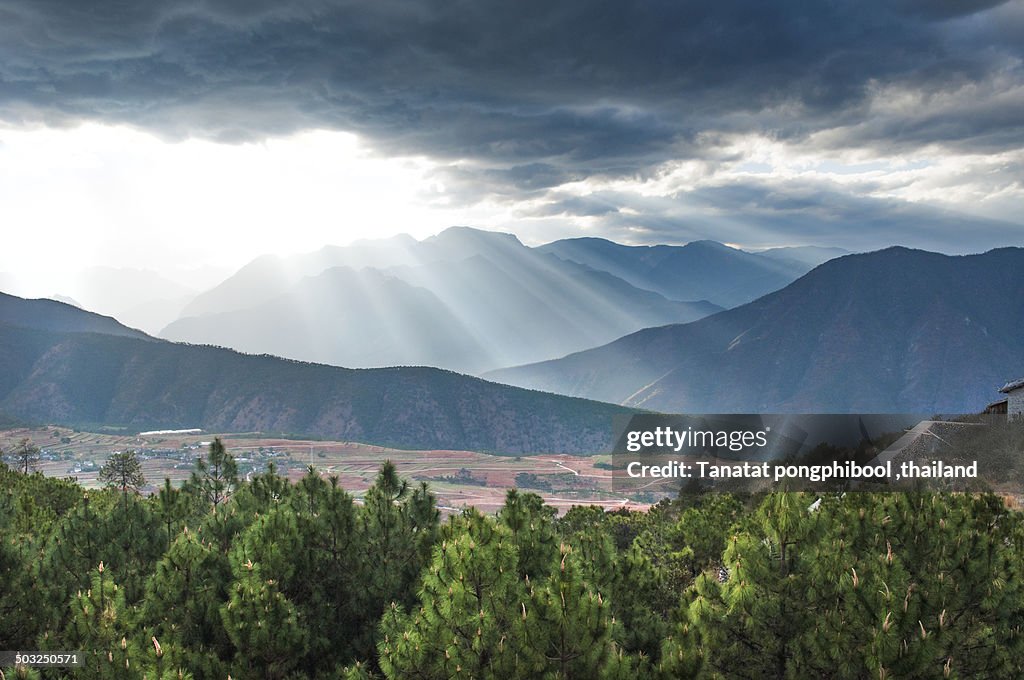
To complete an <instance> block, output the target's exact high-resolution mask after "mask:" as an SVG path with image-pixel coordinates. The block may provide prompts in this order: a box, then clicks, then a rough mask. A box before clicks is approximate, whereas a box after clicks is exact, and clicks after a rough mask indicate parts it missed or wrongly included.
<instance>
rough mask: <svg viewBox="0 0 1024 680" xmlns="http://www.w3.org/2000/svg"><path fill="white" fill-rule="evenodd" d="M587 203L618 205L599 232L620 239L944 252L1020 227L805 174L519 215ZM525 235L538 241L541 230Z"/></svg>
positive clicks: (601, 198) (611, 197) (1001, 239)
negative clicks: (881, 195) (888, 247)
mask: <svg viewBox="0 0 1024 680" xmlns="http://www.w3.org/2000/svg"><path fill="white" fill-rule="evenodd" d="M869 188H870V187H868V186H862V187H860V189H862V190H867V189H869ZM594 205H613V206H617V208H618V209H617V210H615V211H614V212H610V213H608V214H606V215H604V216H603V217H604V219H603V220H602V223H601V233H602V235H603V236H604V237H605V238H609V239H611V240H615V241H620V242H624V243H686V242H689V241H693V240H697V239H701V238H707V237H708V236H713V238H714V239H716V240H718V241H722V242H727V243H739V244H743V245H745V246H749V247H758V246H764V247H768V246H779V245H799V244H803V243H813V244H819V245H825V246H837V247H842V248H846V249H848V250H853V251H865V250H873V249H876V248H879V247H883V246H886V245H894V244H895V245H905V246H909V247H913V248H923V249H927V250H935V251H941V252H946V253H974V252H982V251H985V250H989V249H991V248H995V247H1000V246H1005V245H1021V244H1024V230H1022V228H1021V226H1020V225H1019V224H1013V223H1010V222H1005V221H1001V220H995V219H987V218H983V217H977V216H972V215H965V214H962V213H959V212H957V211H954V210H948V209H942V208H938V207H934V206H929V205H926V204H921V203H910V202H906V201H901V200H897V199H887V198H876V197H872V196H867V195H862V194H858V193H855V192H850V191H847V190H844V189H842V188H840V187H837V186H835V185H834V184H831V183H829V182H823V181H815V180H808V179H791V180H777V179H776V180H768V179H764V180H758V179H752V178H745V179H736V180H733V181H731V182H728V183H723V184H720V185H715V186H705V187H700V188H696V189H693V190H690V191H686V192H683V193H680V194H677V195H674V196H665V197H644V196H638V195H636V194H632V193H627V192H599V193H595V194H591V195H590V196H587V197H585V198H576V197H566V198H564V199H563V200H559V201H556V202H554V203H552V204H546V205H543V206H541V207H539V208H536V209H533V210H530V211H525V212H524V217H546V216H549V215H557V214H561V213H570V214H573V213H574V214H577V215H586V214H588V213H587V211H586V207H587V206H594ZM581 207H582V208H583V209H582V210H581V209H580V208H581ZM526 233H527V235H528V236H530V237H533V238H536V239H537V240H544V237H543V234H539V233H538V234H532V233H529V232H526ZM548 240H550V239H548Z"/></svg>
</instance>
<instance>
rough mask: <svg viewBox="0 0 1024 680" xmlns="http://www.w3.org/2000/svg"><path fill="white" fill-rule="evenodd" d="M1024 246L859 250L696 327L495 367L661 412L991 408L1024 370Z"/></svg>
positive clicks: (510, 376)
mask: <svg viewBox="0 0 1024 680" xmlns="http://www.w3.org/2000/svg"><path fill="white" fill-rule="evenodd" d="M1019 291H1024V249H1021V248H1001V249H995V250H992V251H989V252H987V253H984V254H979V255H968V256H948V255H942V254H938V253H930V252H927V251H922V250H914V249H909V248H904V247H892V248H887V249H883V250H880V251H875V252H872V253H865V254H858V255H848V256H844V257H841V258H837V259H834V260H830V261H828V262H826V263H824V264H822V265H819V266H818V267H816V268H814V269H813V270H811V272H809V273H808V274H806V275H805V276H803V277H801V278H800V279H798V280H797V281H795V282H793V283H792V284H790V285H789V286H787V287H785V288H783V289H781V290H779V291H776V292H774V293H769V294H768V295H765V296H764V297H762V298H759V299H758V300H756V301H754V302H751V303H748V304H746V305H743V306H740V307H737V308H734V309H731V310H727V311H725V312H720V313H719V314H716V315H714V316H711V317H707V318H705V319H701V320H699V321H695V322H693V323H689V324H672V325H666V326H662V327H659V328H651V329H645V330H641V331H638V332H636V333H633V334H630V335H627V336H624V337H623V338H620V339H619V340H616V341H614V342H612V343H609V344H608V345H604V346H602V347H599V348H594V349H591V350H586V351H583V352H579V353H575V354H572V355H569V356H566V357H563V358H562V359H556V360H552V361H547V362H542V363H538V364H533V365H528V366H523V367H516V368H511V369H506V370H500V371H494V372H491V373H488V374H485V375H486V377H488V378H489V379H495V380H499V381H502V382H506V383H507V384H516V385H520V386H529V387H531V388H534V389H545V390H548V391H553V392H558V393H561V394H571V395H574V396H587V397H589V398H595V399H601V400H603V401H609V402H612V403H622V404H628V405H632V406H636V407H643V408H651V409H655V410H661V411H683V412H685V411H691V412H731V411H752V412H769V411H771V410H773V409H774V410H777V411H778V412H815V411H818V412H857V411H860V412H871V411H879V412H928V411H940V412H957V411H961V410H967V411H968V412H970V411H973V410H979V409H980V408H982V407H983V406H984V404H985V403H986V402H987V400H988V398H989V396H990V395H991V392H992V391H993V390H994V387H993V385H995V383H996V382H998V381H999V380H1000V379H1003V378H1005V376H1006V375H1008V374H1011V373H1013V374H1015V373H1017V372H1020V369H1021V368H1024V367H1022V366H1021V365H1020V362H1021V359H1022V357H1024V340H1022V339H1019V338H1018V337H1017V335H1018V333H1017V332H1016V329H1017V328H1019V327H1024V298H1022V297H1021V294H1020V293H1019Z"/></svg>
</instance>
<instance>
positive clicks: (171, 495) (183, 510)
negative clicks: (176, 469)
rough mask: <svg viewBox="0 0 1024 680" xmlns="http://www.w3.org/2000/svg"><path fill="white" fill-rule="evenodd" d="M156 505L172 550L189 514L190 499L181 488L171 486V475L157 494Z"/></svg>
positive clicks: (168, 544)
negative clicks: (180, 528) (182, 524)
mask: <svg viewBox="0 0 1024 680" xmlns="http://www.w3.org/2000/svg"><path fill="white" fill-rule="evenodd" d="M156 505H157V514H158V515H159V516H160V521H161V522H162V523H163V525H164V532H165V534H166V536H167V549H168V550H170V548H171V544H172V543H173V542H174V538H175V537H176V536H177V533H178V530H179V527H180V526H181V523H182V522H184V521H185V518H186V517H187V515H188V499H187V498H186V496H185V493H184V492H183V491H181V489H175V488H174V487H173V486H171V480H170V478H169V477H165V478H164V485H163V486H162V487H160V491H159V493H158V495H157V502H156Z"/></svg>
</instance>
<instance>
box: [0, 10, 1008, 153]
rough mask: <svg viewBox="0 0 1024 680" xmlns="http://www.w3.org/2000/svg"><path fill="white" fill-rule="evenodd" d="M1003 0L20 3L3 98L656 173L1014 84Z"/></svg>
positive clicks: (231, 131)
mask: <svg viewBox="0 0 1024 680" xmlns="http://www.w3.org/2000/svg"><path fill="white" fill-rule="evenodd" d="M996 4H998V3H994V2H966V1H964V2H953V1H946V2H933V1H932V0H927V1H926V0H903V2H900V3H890V2H881V1H879V2H864V1H860V2H853V1H849V2H831V3H805V2H795V1H794V2H789V3H765V2H760V1H759V0H716V1H714V2H712V1H710V0H708V1H704V2H686V3H681V2H676V1H675V0H672V1H668V0H661V1H658V0H652V1H650V2H642V3H641V2H635V3H631V2H621V1H619V0H596V1H595V0H587V1H586V2H583V1H582V0H568V1H566V2H558V3H551V2H546V1H545V2H541V1H539V0H520V1H519V2H494V1H492V0H424V1H420V2H415V3H409V2H396V1H393V0H375V1H374V2H362V1H360V2H345V1H339V2H327V1H323V2H320V1H316V0H310V1H308V2H292V3H280V2H274V3H271V2H240V1H235V2H225V1H216V2H214V1H207V2H199V1H194V2H164V3H157V2H153V3H126V2H123V1H122V0H117V1H116V2H115V1H112V0H106V1H104V0H100V1H98V2H88V3H83V2H79V1H78V0H43V1H40V0H6V1H4V2H0V26H2V28H0V38H2V40H0V45H2V47H0V56H2V59H0V103H2V106H3V110H5V111H6V115H7V117H12V116H17V115H19V114H20V115H24V116H35V115H41V114H42V115H47V116H49V117H51V118H52V119H55V120H58V119H61V118H69V119H72V120H73V119H77V118H101V119H106V120H114V121H127V122H131V123H137V124H141V125H144V126H148V127H152V128H155V129H157V130H160V131H163V132H164V133H166V134H169V135H188V134H196V135H212V136H228V137H231V136H234V137H239V138H243V137H250V136H251V137H259V136H263V135H266V134H274V133H280V132H287V131H290V130H293V129H296V128H304V127H309V126H324V127H335V128H344V129H351V130H357V131H359V132H362V133H364V134H366V135H369V136H370V137H372V138H373V139H374V140H375V141H376V142H377V144H378V145H383V146H386V147H388V148H390V149H392V150H401V151H409V152H423V153H428V154H431V155H434V156H439V157H445V158H452V159H454V158H465V157H471V158H478V159H487V160H491V161H499V162H501V163H508V164H519V165H525V164H530V163H537V162H545V161H546V162H549V163H551V162H555V161H557V162H558V163H560V164H563V163H570V164H571V163H585V164H587V165H588V166H589V165H591V164H594V165H598V166H601V165H602V164H603V165H615V166H617V167H620V168H643V167H647V166H648V165H650V164H651V163H652V162H657V161H658V160H661V159H663V158H670V157H674V156H678V155H679V153H680V152H681V151H682V152H685V153H688V154H695V153H699V152H700V150H701V149H700V147H699V146H694V139H695V138H696V136H697V135H699V134H700V133H701V132H705V131H707V130H723V129H724V130H726V131H728V130H729V129H730V128H738V129H740V130H741V131H743V130H745V129H758V128H767V130H758V131H768V132H771V133H772V134H774V135H776V136H786V137H790V136H795V137H799V136H801V135H804V134H807V133H808V132H812V131H815V130H819V129H822V128H823V127H829V126H831V125H833V124H834V123H835V121H836V120H837V119H847V118H850V117H851V116H852V118H853V119H854V120H853V121H852V122H858V121H857V119H858V117H859V116H867V115H868V114H867V112H866V111H864V110H863V107H864V106H865V103H866V99H865V96H866V93H867V92H868V89H869V86H877V85H878V84H887V83H896V84H899V85H900V86H901V87H908V88H913V87H927V88H930V89H932V90H935V89H938V90H942V89H943V88H947V87H952V88H955V87H957V86H960V85H962V84H963V83H965V82H984V81H986V80H987V79H989V78H991V77H994V76H995V75H997V74H999V73H1002V74H1003V77H1006V69H1007V68H1010V69H1011V71H1012V73H1011V74H1010V76H1011V77H1012V78H1013V79H1014V80H1015V81H1017V82H1019V75H1020V74H1019V66H1009V67H1008V66H1007V64H1009V63H1011V61H1012V59H1014V58H1016V57H1019V56H1020V48H1019V45H1020V44H1021V43H1020V42H1014V39H1019V38H1021V37H1022V36H1021V35H1019V34H1016V31H1014V32H1012V33H1013V34H1011V35H1005V34H1004V33H1005V30H1006V29H1005V25H1004V26H1003V27H998V26H994V25H990V24H991V20H990V19H989V18H988V14H991V12H984V10H987V9H989V8H990V7H992V6H993V5H996ZM979 12H982V13H981V14H979ZM961 24H962V25H961ZM1000 31H1003V32H1004V33H1000ZM964 36H967V37H966V38H965V37H964ZM780 112H781V113H780ZM1014 125H1015V123H1014V121H1009V120H1006V117H1005V116H1002V115H993V116H989V117H988V118H986V120H985V126H984V128H983V129H978V127H979V126H977V125H975V126H961V127H957V126H955V125H943V126H941V127H940V128H939V129H931V130H930V129H928V128H927V126H925V127H922V128H921V129H920V131H919V133H918V134H919V135H920V137H921V138H922V141H925V140H927V139H929V138H931V137H932V136H935V137H937V138H938V139H939V140H940V141H949V140H951V139H952V140H955V141H965V140H967V141H969V140H971V139H974V138H977V137H983V136H986V135H989V134H993V133H995V134H998V131H999V130H1001V129H1003V128H1005V127H1006V126H1010V127H1011V128H1013V132H1014V133H1016V128H1015V127H1014ZM890 134H893V133H892V131H891V130H890Z"/></svg>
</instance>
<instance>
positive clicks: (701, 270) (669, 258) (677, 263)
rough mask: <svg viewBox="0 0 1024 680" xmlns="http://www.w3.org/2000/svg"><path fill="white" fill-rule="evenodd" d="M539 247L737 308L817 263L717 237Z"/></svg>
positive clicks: (671, 293) (682, 295) (677, 295)
mask: <svg viewBox="0 0 1024 680" xmlns="http://www.w3.org/2000/svg"><path fill="white" fill-rule="evenodd" d="M538 250H540V251H541V252H545V253H551V254H553V255H556V256H558V257H560V258H562V259H564V260H569V261H571V262H578V263H580V264H585V265H587V266H589V267H593V268H594V269H599V270H601V271H606V272H608V273H610V274H613V275H615V276H617V277H619V278H621V279H623V280H624V281H627V282H628V283H630V284H632V285H634V286H636V287H638V288H643V289H645V290H652V291H655V292H658V293H661V294H662V295H664V296H665V297H667V298H669V299H672V300H708V301H709V302H713V303H714V304H716V305H719V306H721V307H735V306H736V305H740V304H743V303H745V302H750V301H751V300H754V299H755V298H759V297H761V296H762V295H765V294H766V293H770V292H772V291H775V290H778V289H779V288H782V287H783V286H785V285H787V284H789V283H792V282H793V281H794V280H795V279H796V278H797V277H799V276H801V275H803V274H805V273H806V272H807V270H809V269H810V268H811V267H812V266H813V265H812V264H807V263H805V262H801V261H798V259H797V258H790V259H785V258H783V259H780V258H778V257H765V256H763V255H760V254H752V253H747V252H744V251H742V250H737V249H736V248H730V247H729V246H726V245H723V244H721V243H718V242H716V241H694V242H692V243H688V244H686V245H685V246H666V245H660V246H624V245H621V244H618V243H614V242H612V241H606V240H605V239H600V238H572V239H565V240H562V241H555V242H554V243H549V244H547V245H544V246H540V248H538Z"/></svg>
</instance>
